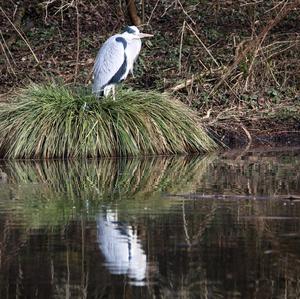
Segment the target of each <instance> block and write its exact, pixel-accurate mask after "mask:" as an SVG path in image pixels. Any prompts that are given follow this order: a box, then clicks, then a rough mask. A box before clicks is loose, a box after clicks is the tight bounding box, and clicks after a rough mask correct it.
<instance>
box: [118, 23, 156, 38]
mask: <svg viewBox="0 0 300 299" xmlns="http://www.w3.org/2000/svg"><path fill="white" fill-rule="evenodd" d="M122 34H123V35H124V36H125V37H126V39H127V40H134V39H140V38H144V37H151V36H153V34H148V33H142V32H140V30H139V29H138V28H137V27H136V26H127V27H125V29H124V31H123V33H122Z"/></svg>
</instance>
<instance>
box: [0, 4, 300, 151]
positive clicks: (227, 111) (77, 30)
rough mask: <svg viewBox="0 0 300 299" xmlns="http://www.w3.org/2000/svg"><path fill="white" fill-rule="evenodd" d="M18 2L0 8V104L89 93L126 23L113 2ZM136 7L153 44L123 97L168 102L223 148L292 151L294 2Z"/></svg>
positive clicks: (296, 83)
mask: <svg viewBox="0 0 300 299" xmlns="http://www.w3.org/2000/svg"><path fill="white" fill-rule="evenodd" d="M25 2H26V3H27V4H26V5H23V6H22V4H19V5H17V6H13V5H12V4H11V3H10V2H7V3H4V4H3V5H2V6H1V7H2V11H1V14H2V16H3V17H2V18H0V29H1V32H2V34H3V38H2V40H1V46H2V55H1V62H3V63H2V64H1V67H0V74H1V76H0V101H7V100H10V98H11V94H13V93H14V92H15V91H16V90H17V89H18V88H19V87H26V86H28V84H29V83H30V82H32V81H33V82H35V83H41V82H47V83H48V82H50V81H52V80H53V78H55V80H57V79H58V80H60V81H61V84H62V85H65V86H69V85H74V86H82V85H84V86H88V85H89V84H91V70H92V67H93V62H94V59H95V57H96V55H97V52H98V50H99V48H100V46H101V44H102V43H103V42H104V41H105V40H106V39H107V38H108V37H109V36H110V35H112V34H114V33H117V32H120V31H121V30H122V28H124V26H125V24H129V23H130V20H129V18H128V15H127V9H126V6H124V5H119V3H116V2H115V1H112V0H106V1H98V2H95V1H85V2H84V3H83V2H82V1H76V3H75V4H74V3H73V1H66V2H65V5H64V6H63V7H61V3H60V1H51V2H50V3H49V2H47V3H46V2H45V3H43V4H40V3H39V1H30V2H29V1H25ZM124 2H125V1H124ZM142 2H143V3H144V4H141V5H139V4H138V5H137V10H138V14H139V15H140V17H141V19H142V23H143V26H142V27H143V31H145V32H148V33H153V34H154V35H155V36H154V38H152V39H151V40H148V41H147V42H146V43H144V44H143V48H142V51H141V54H140V57H139V59H138V61H137V64H136V66H135V78H132V77H130V78H128V79H127V80H126V82H125V83H124V87H125V88H133V89H134V90H143V91H145V90H146V91H147V90H155V91H158V92H168V93H169V94H171V97H172V98H173V97H174V98H176V99H179V100H181V101H182V102H183V103H185V104H186V105H188V106H189V107H190V108H191V109H193V110H195V111H196V112H197V114H198V115H199V117H200V119H201V123H203V124H204V125H205V126H207V127H208V128H209V129H210V130H211V132H212V134H216V135H217V138H218V139H220V140H222V141H223V142H224V143H225V144H226V145H227V146H229V147H236V146H257V145H261V144H263V145H266V146H276V145H277V144H280V145H289V144H299V143H300V133H299V131H300V124H299V123H300V89H299V87H300V72H299V69H300V51H299V45H300V39H299V34H298V32H299V31H300V28H299V24H300V14H299V7H300V4H298V3H297V1H289V3H287V4H286V5H285V4H284V3H279V4H278V3H275V2H273V1H269V2H268V3H266V2H265V1H264V2H257V3H251V5H250V4H249V5H243V4H241V3H240V2H239V1H222V3H219V2H218V3H213V2H210V1H208V2H207V1H196V2H197V3H195V1H192V0H186V1H179V2H177V1H158V2H156V3H150V2H149V3H148V1H146V2H145V1H142Z"/></svg>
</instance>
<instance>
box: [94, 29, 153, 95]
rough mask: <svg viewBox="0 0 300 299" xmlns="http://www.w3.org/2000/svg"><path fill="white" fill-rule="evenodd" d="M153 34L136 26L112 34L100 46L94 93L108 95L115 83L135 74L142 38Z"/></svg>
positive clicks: (113, 89) (96, 64)
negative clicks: (134, 69)
mask: <svg viewBox="0 0 300 299" xmlns="http://www.w3.org/2000/svg"><path fill="white" fill-rule="evenodd" d="M151 36H153V35H152V34H147V33H142V32H140V31H139V29H138V28H137V27H136V26H128V27H126V29H125V31H124V32H123V33H121V34H115V35H113V36H111V37H110V38H109V39H108V40H107V41H106V42H105V43H104V44H103V45H102V47H101V48H100V50H99V52H98V54H97V57H96V60H95V64H94V69H93V93H94V94H95V95H96V96H97V97H100V96H103V95H104V96H105V97H107V96H108V95H109V93H110V91H111V90H112V92H113V98H114V99H115V85H116V84H118V83H120V82H121V81H123V80H125V79H126V77H127V76H128V73H129V72H131V74H132V75H133V64H134V62H135V61H136V59H137V57H138V55H139V53H140V50H141V45H142V42H141V38H144V37H151Z"/></svg>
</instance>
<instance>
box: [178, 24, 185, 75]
mask: <svg viewBox="0 0 300 299" xmlns="http://www.w3.org/2000/svg"><path fill="white" fill-rule="evenodd" d="M185 24H186V21H185V20H184V21H183V24H182V29H181V37H180V46H179V59H178V69H179V73H181V58H182V45H183V35H184V30H185Z"/></svg>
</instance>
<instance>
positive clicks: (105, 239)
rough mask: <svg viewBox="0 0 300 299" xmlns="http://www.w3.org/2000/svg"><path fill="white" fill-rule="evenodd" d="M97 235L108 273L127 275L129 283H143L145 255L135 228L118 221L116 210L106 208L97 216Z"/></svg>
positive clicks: (145, 270)
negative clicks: (106, 209)
mask: <svg viewBox="0 0 300 299" xmlns="http://www.w3.org/2000/svg"><path fill="white" fill-rule="evenodd" d="M97 237H98V244H99V248H100V250H101V252H102V253H103V255H104V257H105V260H106V263H105V265H106V266H107V268H108V269H109V271H110V273H111V274H116V275H128V277H129V278H130V280H131V281H130V283H131V284H133V285H137V286H143V285H145V278H146V272H147V257H146V254H145V252H144V250H143V249H142V246H141V244H140V241H139V239H138V235H137V231H136V230H135V228H134V227H133V226H132V225H128V224H125V223H122V222H120V221H119V220H118V213H117V211H111V210H108V211H106V212H103V213H101V214H99V216H98V219H97Z"/></svg>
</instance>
